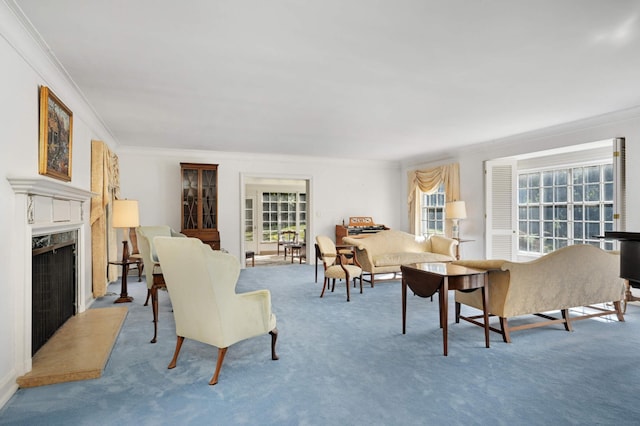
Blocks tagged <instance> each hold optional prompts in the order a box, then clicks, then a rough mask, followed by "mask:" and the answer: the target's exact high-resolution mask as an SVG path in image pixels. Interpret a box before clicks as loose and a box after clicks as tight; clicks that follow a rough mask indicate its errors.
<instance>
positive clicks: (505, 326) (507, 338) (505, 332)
mask: <svg viewBox="0 0 640 426" xmlns="http://www.w3.org/2000/svg"><path fill="white" fill-rule="evenodd" d="M500 330H502V340H504V342H505V343H511V335H510V334H509V323H508V322H507V319H506V318H502V317H500Z"/></svg>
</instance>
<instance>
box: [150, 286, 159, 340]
mask: <svg viewBox="0 0 640 426" xmlns="http://www.w3.org/2000/svg"><path fill="white" fill-rule="evenodd" d="M151 309H152V310H153V339H151V343H155V342H156V341H157V337H158V287H156V286H155V285H154V286H152V287H151Z"/></svg>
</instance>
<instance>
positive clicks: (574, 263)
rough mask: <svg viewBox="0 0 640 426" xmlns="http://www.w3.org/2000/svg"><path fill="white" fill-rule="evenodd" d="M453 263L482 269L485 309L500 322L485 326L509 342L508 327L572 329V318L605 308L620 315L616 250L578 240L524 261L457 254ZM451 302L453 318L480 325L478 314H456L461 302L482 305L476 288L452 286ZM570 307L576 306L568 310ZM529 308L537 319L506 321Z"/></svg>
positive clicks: (527, 312) (603, 312) (620, 284)
mask: <svg viewBox="0 0 640 426" xmlns="http://www.w3.org/2000/svg"><path fill="white" fill-rule="evenodd" d="M454 263H456V264H459V265H464V266H467V267H470V268H477V269H484V270H487V271H488V281H489V314H490V315H492V316H497V317H498V318H499V324H500V328H499V329H498V328H495V327H490V329H491V330H493V331H494V332H498V333H500V334H501V335H502V338H503V340H504V341H505V342H507V343H510V342H511V332H512V331H516V330H523V329H528V328H534V327H540V326H546V325H551V324H563V325H564V328H565V329H566V330H567V331H572V324H571V323H572V321H576V320H581V319H587V318H592V317H596V316H602V315H611V314H614V315H616V317H617V319H618V320H619V321H624V316H623V312H622V310H621V305H620V300H622V299H624V293H625V284H624V280H622V279H621V278H619V274H620V256H619V253H614V252H606V251H604V250H601V249H600V248H597V247H595V246H591V245H584V244H579V245H572V246H568V247H564V248H561V249H558V250H556V251H554V252H551V253H549V254H547V255H544V256H542V257H540V258H539V259H536V260H533V261H530V262H509V261H505V260H459V261H455V262H454ZM455 303H456V322H457V321H459V320H460V319H465V320H467V321H470V322H472V323H475V324H477V325H483V324H481V323H479V322H478V319H479V318H481V317H482V316H481V315H474V316H470V317H462V316H461V315H460V314H461V305H467V306H471V307H473V308H476V309H480V310H481V309H482V293H481V292H480V291H471V292H464V291H456V294H455ZM605 304H609V306H607V305H605ZM594 305H598V306H594ZM611 306H612V307H611ZM570 308H580V309H572V310H571V311H569V309H570ZM553 311H559V312H560V313H561V316H560V317H558V316H557V315H556V316H552V315H551V313H552V312H553ZM531 314H533V315H536V316H537V318H541V319H542V321H533V322H529V321H524V322H523V321H521V319H518V325H516V326H512V325H510V324H509V321H510V320H511V319H512V318H514V317H520V316H523V315H531ZM570 315H571V316H570Z"/></svg>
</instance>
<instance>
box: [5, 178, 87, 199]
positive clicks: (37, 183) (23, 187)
mask: <svg viewBox="0 0 640 426" xmlns="http://www.w3.org/2000/svg"><path fill="white" fill-rule="evenodd" d="M7 180H8V181H9V183H10V184H11V187H12V188H13V191H14V192H15V193H16V194H25V195H40V196H43V197H52V198H56V199H62V200H74V201H86V200H88V199H89V198H91V197H93V196H95V195H98V194H96V193H94V192H91V191H87V190H86V189H82V188H78V187H76V186H72V185H70V184H68V183H62V182H57V181H55V180H52V179H48V178H43V177H7Z"/></svg>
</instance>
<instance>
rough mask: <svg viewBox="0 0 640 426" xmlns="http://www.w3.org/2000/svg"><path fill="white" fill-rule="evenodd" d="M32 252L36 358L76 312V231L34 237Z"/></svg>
mask: <svg viewBox="0 0 640 426" xmlns="http://www.w3.org/2000/svg"><path fill="white" fill-rule="evenodd" d="M31 253H32V283H31V285H32V308H31V316H32V333H31V336H32V337H31V354H32V355H33V354H35V353H36V352H37V351H38V349H40V348H41V347H42V345H44V344H45V343H46V342H47V340H49V338H50V337H51V336H52V335H53V333H55V332H56V330H58V328H60V327H61V326H62V324H64V323H65V321H67V320H68V319H69V318H70V317H71V316H73V315H75V313H76V231H71V232H61V233H57V234H51V235H45V236H38V237H33V239H32V252H31Z"/></svg>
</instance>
